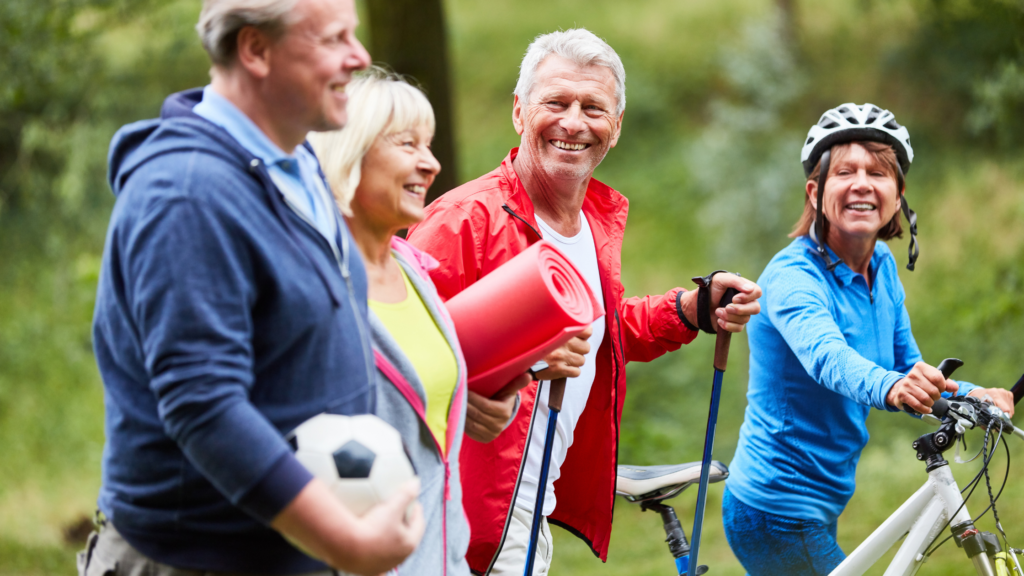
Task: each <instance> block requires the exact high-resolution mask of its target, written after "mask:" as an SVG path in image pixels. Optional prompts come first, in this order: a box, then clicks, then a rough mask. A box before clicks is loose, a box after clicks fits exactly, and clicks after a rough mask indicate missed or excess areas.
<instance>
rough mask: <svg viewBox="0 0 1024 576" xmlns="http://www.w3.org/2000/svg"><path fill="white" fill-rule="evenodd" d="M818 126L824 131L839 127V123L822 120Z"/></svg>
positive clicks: (828, 119) (827, 119)
mask: <svg viewBox="0 0 1024 576" xmlns="http://www.w3.org/2000/svg"><path fill="white" fill-rule="evenodd" d="M818 125H819V126H821V127H822V128H824V129H825V130H831V129H833V128H836V127H838V126H839V122H836V121H835V120H832V119H831V118H822V119H821V122H820V123H819V124H818Z"/></svg>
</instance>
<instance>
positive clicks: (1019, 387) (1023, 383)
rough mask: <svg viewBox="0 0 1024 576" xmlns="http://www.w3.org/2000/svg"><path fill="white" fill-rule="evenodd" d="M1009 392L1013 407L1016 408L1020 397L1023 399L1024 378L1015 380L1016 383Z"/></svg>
mask: <svg viewBox="0 0 1024 576" xmlns="http://www.w3.org/2000/svg"><path fill="white" fill-rule="evenodd" d="M1010 392H1013V405H1014V406H1016V405H1017V403H1018V402H1020V399H1021V397H1024V376H1021V377H1020V380H1017V383H1016V384H1014V385H1013V388H1010Z"/></svg>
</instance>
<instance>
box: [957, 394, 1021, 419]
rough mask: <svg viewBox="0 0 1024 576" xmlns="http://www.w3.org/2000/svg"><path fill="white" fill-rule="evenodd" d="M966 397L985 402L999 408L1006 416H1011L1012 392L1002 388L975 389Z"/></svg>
mask: <svg viewBox="0 0 1024 576" xmlns="http://www.w3.org/2000/svg"><path fill="white" fill-rule="evenodd" d="M968 396H974V397H975V398H977V399H979V400H985V396H988V397H989V398H988V400H987V401H988V402H991V403H993V404H995V405H996V406H998V407H999V409H1000V410H1002V411H1003V412H1005V413H1006V415H1007V416H1013V392H1011V391H1009V390H1004V389H1002V388H975V389H974V390H971V392H970V394H968Z"/></svg>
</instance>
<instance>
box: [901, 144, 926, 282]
mask: <svg viewBox="0 0 1024 576" xmlns="http://www.w3.org/2000/svg"><path fill="white" fill-rule="evenodd" d="M896 169H897V170H899V171H900V183H901V184H903V182H905V180H904V178H903V168H901V167H900V165H899V164H897V165H896ZM900 188H901V190H904V192H903V198H901V200H902V202H900V205H901V206H902V207H903V216H905V217H906V218H907V224H909V226H910V246H909V247H908V248H907V257H908V258H909V260H910V261H909V262H907V270H910V271H911V272H913V271H914V265H915V264H917V257H918V256H919V255H920V254H921V250H920V249H919V248H918V244H917V213H916V212H914V211H913V210H911V209H910V205H909V204H907V194H906V192H905V187H903V186H901V187H900Z"/></svg>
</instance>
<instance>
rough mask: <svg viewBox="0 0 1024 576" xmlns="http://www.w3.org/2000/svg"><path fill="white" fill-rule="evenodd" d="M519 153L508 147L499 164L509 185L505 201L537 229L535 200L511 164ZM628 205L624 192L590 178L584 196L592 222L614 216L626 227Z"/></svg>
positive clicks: (584, 208)
mask: <svg viewBox="0 0 1024 576" xmlns="http://www.w3.org/2000/svg"><path fill="white" fill-rule="evenodd" d="M518 155H519V148H518V147H516V148H513V149H511V150H509V152H508V155H507V156H505V159H504V160H502V161H501V166H500V167H499V168H498V170H499V171H500V172H501V176H502V178H504V179H505V181H506V182H508V185H509V187H508V189H507V191H506V194H507V196H506V198H505V205H506V206H508V207H509V208H511V209H512V210H513V211H514V212H515V213H516V214H518V215H519V216H521V217H522V218H523V219H525V220H526V222H527V223H529V224H530V225H531V226H533V227H534V228H535V229H536V228H538V226H537V216H536V215H535V213H534V208H533V201H532V200H530V195H529V194H527V193H526V188H525V187H524V186H523V181H522V180H520V178H519V174H517V173H516V170H515V167H514V166H513V164H512V163H513V161H514V160H515V159H516V156H518ZM626 205H628V201H627V200H626V197H625V196H623V195H622V194H620V193H619V192H617V191H616V190H615V189H614V188H612V187H611V186H608V185H606V184H605V183H603V182H601V181H600V180H598V179H597V178H593V177H591V178H590V182H588V183H587V195H586V197H585V198H584V200H583V213H584V214H586V215H587V218H588V219H589V220H590V221H591V222H593V221H594V220H595V219H596V220H599V221H606V220H607V219H609V218H611V220H612V222H613V223H614V224H618V225H619V226H618V228H621V229H622V230H625V227H626V213H625V210H624V208H625V207H626Z"/></svg>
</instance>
